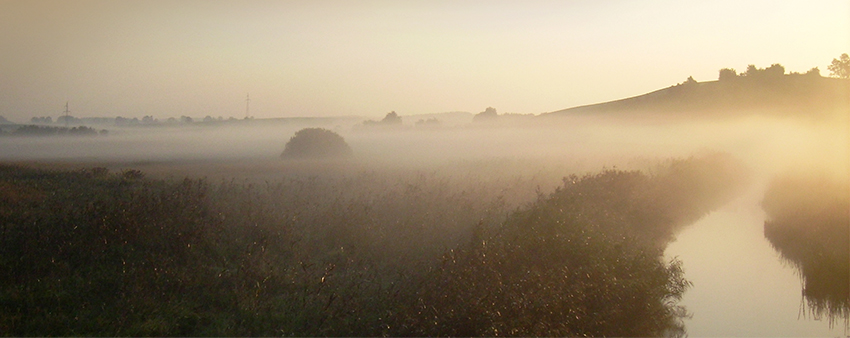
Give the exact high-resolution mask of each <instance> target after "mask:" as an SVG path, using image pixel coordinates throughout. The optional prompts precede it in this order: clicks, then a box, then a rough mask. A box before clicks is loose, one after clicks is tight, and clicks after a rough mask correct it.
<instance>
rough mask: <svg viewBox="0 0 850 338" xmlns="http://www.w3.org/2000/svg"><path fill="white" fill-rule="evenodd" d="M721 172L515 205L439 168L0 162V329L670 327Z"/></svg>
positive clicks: (570, 190)
mask: <svg viewBox="0 0 850 338" xmlns="http://www.w3.org/2000/svg"><path fill="white" fill-rule="evenodd" d="M730 163H731V161H729V159H726V158H722V157H715V158H701V159H688V160H681V161H674V162H672V163H671V164H669V165H667V166H665V168H667V169H666V170H664V171H660V172H659V173H657V174H654V175H646V174H643V173H640V172H625V171H616V170H608V171H603V172H601V173H599V174H594V175H586V176H583V177H576V176H571V177H568V178H567V179H565V180H564V184H563V186H562V187H560V188H559V189H557V190H556V191H555V192H554V193H552V194H551V195H546V194H543V193H541V192H538V198H537V200H536V201H533V202H532V203H530V204H527V205H519V204H516V203H513V202H510V198H508V197H506V196H505V195H504V189H503V188H502V186H498V187H496V188H494V186H493V185H492V182H491V181H486V182H485V181H483V180H482V181H478V182H476V181H475V180H472V179H470V178H469V177H463V179H462V180H458V179H456V178H453V177H448V176H441V175H439V174H437V173H414V174H410V173H407V174H399V173H387V172H380V171H372V172H363V173H358V174H355V175H353V176H349V177H339V176H337V177H306V178H305V177H297V178H289V179H285V180H281V181H279V182H269V183H261V184H257V183H254V182H249V181H245V182H237V181H221V182H209V181H207V180H203V179H202V180H196V179H189V178H187V179H183V180H157V179H149V178H145V177H144V174H143V173H141V172H138V171H126V172H122V173H114V174H112V173H108V172H107V171H106V170H105V169H97V168H96V169H89V170H82V171H47V170H35V169H30V168H26V167H18V166H7V165H4V166H0V188H2V189H0V227H2V229H0V232H2V237H0V269H2V270H3V271H5V272H6V273H4V274H2V276H0V304H2V305H0V332H2V333H3V334H5V335H110V336H128V335H132V336H152V335H168V336H172V335H240V336H257V335H300V336H322V335H331V336H364V335H365V336H383V335H428V336H434V335H470V336H478V335H512V336H516V335H641V336H644V335H661V334H675V333H682V332H683V331H682V330H683V328H682V327H681V322H680V321H679V319H680V318H681V317H682V316H684V315H686V313H685V311H684V309H683V308H681V307H679V306H678V304H677V300H678V299H679V297H681V295H682V293H683V292H684V291H685V290H686V289H687V286H688V282H687V281H686V280H685V279H684V276H683V272H682V270H681V266H680V264H679V263H678V262H676V261H673V262H663V261H661V252H662V249H663V246H664V245H665V244H666V240H667V238H668V237H669V236H670V234H671V233H673V232H674V231H675V227H678V226H681V225H682V224H684V223H687V222H689V221H691V220H692V218H693V217H698V215H700V214H702V213H704V212H707V211H708V210H710V209H711V208H713V207H715V206H717V204H719V203H722V201H723V200H724V199H726V198H728V197H729V196H730V194H731V193H732V192H733V191H734V190H735V189H736V187H737V185H739V183H740V177H738V176H736V171H735V170H734V168H733V167H734V166H733V165H731V164H730ZM461 181H462V182H461ZM502 183H504V182H502ZM693 192H698V193H699V196H695V195H692V193H693Z"/></svg>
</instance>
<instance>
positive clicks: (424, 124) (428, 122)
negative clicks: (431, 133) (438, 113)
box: [416, 117, 441, 128]
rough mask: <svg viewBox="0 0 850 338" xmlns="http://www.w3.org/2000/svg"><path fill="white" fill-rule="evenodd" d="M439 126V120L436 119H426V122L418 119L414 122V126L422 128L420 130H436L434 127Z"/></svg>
mask: <svg viewBox="0 0 850 338" xmlns="http://www.w3.org/2000/svg"><path fill="white" fill-rule="evenodd" d="M440 124H441V123H440V120H437V118H436V117H432V118H430V119H427V120H425V119H420V120H419V121H416V126H417V127H422V128H436V127H439V126H440Z"/></svg>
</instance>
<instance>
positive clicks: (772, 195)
mask: <svg viewBox="0 0 850 338" xmlns="http://www.w3.org/2000/svg"><path fill="white" fill-rule="evenodd" d="M762 207H763V208H764V211H765V213H766V216H767V220H765V223H764V236H765V238H766V239H767V240H768V241H769V242H770V244H771V246H773V248H774V249H775V250H776V251H778V252H779V253H780V254H781V255H782V258H783V259H784V260H786V261H787V262H789V263H791V264H792V265H793V266H794V267H796V268H797V270H798V272H799V274H800V277H801V281H802V288H803V292H802V293H803V297H804V299H805V301H804V302H803V308H802V309H801V311H804V312H803V313H801V315H807V316H808V315H810V316H812V317H814V318H815V319H820V318H824V317H825V318H826V319H827V320H828V321H829V323H830V327H832V326H833V325H834V324H835V322H836V321H843V322H844V327H845V331H846V330H847V327H848V322H850V217H848V213H850V211H848V208H850V185H848V184H847V180H846V179H842V180H835V179H832V178H827V177H811V176H807V177H803V176H786V177H783V178H779V179H776V180H774V181H773V182H772V183H771V184H770V186H769V187H768V189H767V191H766V193H765V197H764V201H763V203H762Z"/></svg>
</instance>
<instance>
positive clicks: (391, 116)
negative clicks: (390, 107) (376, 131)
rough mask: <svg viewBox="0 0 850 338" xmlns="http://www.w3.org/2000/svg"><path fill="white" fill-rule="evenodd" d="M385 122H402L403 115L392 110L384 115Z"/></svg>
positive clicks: (383, 121)
mask: <svg viewBox="0 0 850 338" xmlns="http://www.w3.org/2000/svg"><path fill="white" fill-rule="evenodd" d="M381 123H383V124H401V117H399V116H398V114H396V112H395V111H391V112H389V113H387V116H384V119H383V120H381Z"/></svg>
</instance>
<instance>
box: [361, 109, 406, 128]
mask: <svg viewBox="0 0 850 338" xmlns="http://www.w3.org/2000/svg"><path fill="white" fill-rule="evenodd" d="M363 125H364V126H401V125H402V120H401V116H398V114H397V113H396V112H395V111H391V112H389V113H387V115H386V116H384V118H383V119H382V120H380V121H374V120H367V121H363Z"/></svg>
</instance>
